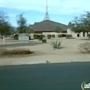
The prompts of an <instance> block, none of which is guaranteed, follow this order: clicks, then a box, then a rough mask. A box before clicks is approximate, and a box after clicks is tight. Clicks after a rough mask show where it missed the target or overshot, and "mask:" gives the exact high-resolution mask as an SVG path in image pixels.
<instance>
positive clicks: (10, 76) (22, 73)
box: [0, 62, 90, 90]
mask: <svg viewBox="0 0 90 90" xmlns="http://www.w3.org/2000/svg"><path fill="white" fill-rule="evenodd" d="M83 81H85V82H86V83H90V63H89V62H86V63H62V64H41V65H40V64H39V65H21V66H1V67H0V90H82V89H81V83H82V82H83ZM89 90H90V89H89Z"/></svg>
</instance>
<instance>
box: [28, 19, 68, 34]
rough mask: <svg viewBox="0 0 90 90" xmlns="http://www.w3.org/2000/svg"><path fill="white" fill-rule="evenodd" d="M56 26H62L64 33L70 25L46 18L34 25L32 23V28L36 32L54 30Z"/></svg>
mask: <svg viewBox="0 0 90 90" xmlns="http://www.w3.org/2000/svg"><path fill="white" fill-rule="evenodd" d="M56 26H60V27H61V28H62V33H67V29H69V27H68V26H67V25H65V24H61V23H58V22H54V21H51V20H44V21H41V22H36V23H34V25H30V26H29V27H30V28H33V29H34V31H35V32H38V33H40V32H54V30H55V28H56Z"/></svg>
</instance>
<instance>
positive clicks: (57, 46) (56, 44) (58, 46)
mask: <svg viewBox="0 0 90 90" xmlns="http://www.w3.org/2000/svg"><path fill="white" fill-rule="evenodd" d="M50 44H51V46H52V47H53V48H56V49H59V48H60V46H61V42H60V41H52V42H51V43H50Z"/></svg>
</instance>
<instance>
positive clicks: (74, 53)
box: [0, 38, 90, 66]
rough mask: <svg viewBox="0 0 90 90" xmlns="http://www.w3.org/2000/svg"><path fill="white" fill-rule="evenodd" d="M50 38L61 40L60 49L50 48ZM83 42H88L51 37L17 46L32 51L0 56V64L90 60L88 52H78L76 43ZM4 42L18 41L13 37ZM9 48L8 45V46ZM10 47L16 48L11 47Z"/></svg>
mask: <svg viewBox="0 0 90 90" xmlns="http://www.w3.org/2000/svg"><path fill="white" fill-rule="evenodd" d="M52 40H59V41H61V48H60V49H52V47H51V45H50V42H51V41H52ZM33 42H37V43H38V42H40V41H39V40H33ZM84 42H90V40H88V39H87V38H75V39H65V38H60V39H51V40H48V42H47V43H43V44H41V43H40V44H36V45H31V46H19V47H20V48H29V49H30V50H31V51H34V53H33V54H31V55H24V56H8V57H7V56H5V57H0V65H1V66H2V65H12V64H13V63H17V62H19V63H20V62H21V63H22V62H27V64H28V63H29V64H30V62H33V61H34V62H35V61H36V62H37V61H38V63H39V61H48V62H49V63H66V62H86V61H90V54H83V53H80V51H79V49H78V45H79V44H81V43H84ZM5 43H6V44H10V43H11V44H12V43H13V44H15V43H18V42H17V41H14V40H13V39H6V42H5ZM0 45H4V44H3V40H2V39H0ZM9 48H10V47H9ZM11 48H16V47H15V46H14V47H11Z"/></svg>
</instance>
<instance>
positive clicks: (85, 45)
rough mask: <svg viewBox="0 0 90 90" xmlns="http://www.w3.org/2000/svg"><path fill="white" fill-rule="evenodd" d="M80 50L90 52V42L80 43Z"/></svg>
mask: <svg viewBox="0 0 90 90" xmlns="http://www.w3.org/2000/svg"><path fill="white" fill-rule="evenodd" d="M79 50H80V51H81V52H82V53H90V42H85V43H82V44H80V45H79Z"/></svg>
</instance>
